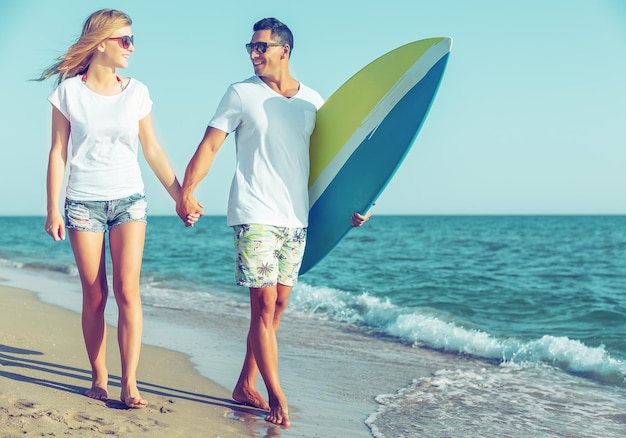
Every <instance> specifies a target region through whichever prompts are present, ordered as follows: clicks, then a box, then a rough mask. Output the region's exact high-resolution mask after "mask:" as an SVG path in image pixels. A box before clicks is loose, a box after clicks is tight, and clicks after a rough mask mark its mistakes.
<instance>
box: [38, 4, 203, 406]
mask: <svg viewBox="0 0 626 438" xmlns="http://www.w3.org/2000/svg"><path fill="white" fill-rule="evenodd" d="M131 24H132V20H131V19H130V17H129V16H128V15H126V14H124V13H123V12H121V11H117V10H111V9H103V10H99V11H96V12H94V13H93V14H91V15H90V16H89V17H88V18H87V20H86V21H85V23H84V25H83V30H82V33H81V36H80V38H79V39H78V41H77V42H76V43H75V44H73V45H72V46H71V47H70V48H69V49H68V51H67V53H66V54H65V55H63V56H61V57H60V58H58V60H57V62H56V63H55V64H53V65H52V66H51V67H49V68H48V69H47V70H45V71H44V72H43V73H42V75H41V77H39V78H38V79H37V80H40V81H43V80H45V79H47V78H49V77H52V76H57V79H58V81H57V88H56V89H55V90H54V91H53V92H52V94H51V95H50V96H49V98H48V100H49V101H50V103H51V104H52V144H51V148H50V156H49V162H48V177H47V200H48V206H47V210H48V214H47V219H46V225H45V230H46V232H47V233H48V234H49V235H50V236H51V237H52V238H53V239H54V240H63V239H65V227H67V229H68V234H69V238H70V242H71V246H72V250H73V252H74V257H75V260H76V265H77V267H78V272H79V275H80V280H81V284H82V290H83V308H82V328H83V336H84V339H85V345H86V347H87V355H88V357H89V362H90V364H91V370H92V385H91V388H90V389H88V390H87V391H86V392H85V395H87V396H88V397H91V398H94V399H98V400H106V399H108V392H107V384H108V371H107V367H106V361H105V347H106V323H105V318H104V308H105V305H106V301H107V295H108V284H107V275H106V263H105V256H106V254H105V240H104V237H105V233H106V231H108V232H109V248H110V253H111V265H112V268H113V276H112V278H113V292H114V295H115V300H116V302H117V305H118V311H119V316H118V343H119V349H120V356H121V368H122V376H121V400H122V402H123V403H124V404H125V405H126V406H128V407H129V408H142V407H145V406H147V404H148V403H147V401H146V400H145V399H143V398H142V397H141V394H140V393H139V389H138V388H137V375H136V374H137V364H138V362H139V353H140V349H141V336H142V327H143V316H142V309H141V298H140V295H139V275H140V269H141V261H142V254H143V247H144V239H145V231H146V211H147V203H146V200H145V198H144V194H143V190H144V185H143V181H142V178H141V174H140V169H139V163H138V161H137V151H138V146H139V142H140V143H141V149H142V152H143V155H144V157H145V158H146V161H147V162H148V164H149V165H150V167H151V169H152V171H153V172H154V173H155V175H156V176H157V178H158V179H159V180H160V181H161V183H162V184H163V186H164V187H165V188H166V190H167V191H168V193H169V194H170V196H171V197H172V198H173V199H174V201H177V200H178V199H179V197H180V184H179V182H178V179H177V178H176V175H175V174H174V171H173V169H172V166H171V165H170V163H169V161H168V159H167V156H166V155H165V153H164V151H163V149H162V148H161V146H160V144H159V142H158V140H157V138H156V135H155V133H154V129H153V126H152V116H151V107H152V101H151V100H150V95H149V92H148V89H147V87H146V86H145V85H144V84H142V83H141V82H139V81H138V80H136V79H134V78H128V77H121V76H118V75H117V73H116V70H117V69H118V68H126V67H127V66H128V58H129V56H130V55H131V53H132V52H133V51H134V45H133V42H134V38H133V33H132V30H131ZM70 137H71V139H72V152H71V158H70V174H69V179H68V183H67V189H66V199H65V221H64V219H63V217H62V216H61V214H60V212H59V197H60V196H59V195H60V191H61V186H62V185H63V180H64V173H65V167H66V162H67V159H68V142H69V139H70ZM197 219H198V216H197V215H190V216H188V218H187V221H186V225H187V226H192V225H193V224H194V223H195V222H196V220H197Z"/></svg>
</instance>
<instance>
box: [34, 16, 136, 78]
mask: <svg viewBox="0 0 626 438" xmlns="http://www.w3.org/2000/svg"><path fill="white" fill-rule="evenodd" d="M132 23H133V21H132V20H131V18H130V17H129V16H128V15H126V14H125V13H124V12H122V11H118V10H116V9H101V10H99V11H96V12H94V13H93V14H91V15H90V16H89V17H87V19H86V20H85V23H84V24H83V31H82V33H81V34H80V38H78V41H76V42H75V43H74V44H72V45H71V46H70V48H69V49H68V50H67V52H66V53H65V54H64V55H62V56H60V57H58V58H57V62H55V63H54V64H52V65H51V66H50V67H48V68H47V69H45V70H44V71H43V73H42V74H41V76H40V77H39V78H37V79H35V80H36V81H44V80H46V79H48V78H50V77H52V76H55V75H58V78H57V85H58V84H60V83H61V82H63V81H64V80H65V79H67V78H71V77H74V76H76V75H80V74H84V73H85V72H86V71H87V69H88V68H89V64H91V59H92V58H93V54H94V51H95V49H96V47H98V44H100V43H101V42H102V41H104V40H106V39H107V38H109V37H110V36H111V35H112V34H113V32H115V31H116V30H117V29H120V28H122V27H126V26H130V25H131V24H132Z"/></svg>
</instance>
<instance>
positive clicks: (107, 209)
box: [65, 193, 148, 233]
mask: <svg viewBox="0 0 626 438" xmlns="http://www.w3.org/2000/svg"><path fill="white" fill-rule="evenodd" d="M147 211H148V202H147V201H146V198H145V196H144V195H142V194H141V193H137V194H134V195H130V196H128V197H126V198H121V199H113V200H111V201H73V200H71V199H66V200H65V225H66V227H67V228H73V229H75V230H79V231H91V232H94V233H103V232H105V231H107V230H110V229H111V228H113V227H115V226H117V225H121V224H123V223H126V222H143V223H147Z"/></svg>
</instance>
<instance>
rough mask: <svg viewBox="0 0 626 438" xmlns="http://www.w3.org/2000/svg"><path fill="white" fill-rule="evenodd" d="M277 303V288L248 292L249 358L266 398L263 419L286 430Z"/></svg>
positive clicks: (287, 422)
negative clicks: (279, 358) (258, 374)
mask: <svg viewBox="0 0 626 438" xmlns="http://www.w3.org/2000/svg"><path fill="white" fill-rule="evenodd" d="M277 302H278V285H274V286H272V287H266V288H250V310H251V317H250V331H249V334H248V336H249V339H250V346H251V347H252V348H251V349H252V354H253V355H254V359H255V360H256V363H257V367H258V369H259V372H260V373H261V376H262V377H263V381H264V383H265V387H266V388H267V392H268V395H269V408H270V413H269V415H267V417H265V419H266V420H267V421H269V422H271V423H274V424H278V425H282V426H289V425H290V422H289V409H288V406H287V398H286V397H285V394H284V392H283V390H282V387H281V385H280V379H279V377H278V343H277V340H276V331H275V330H274V320H275V316H276V303H277Z"/></svg>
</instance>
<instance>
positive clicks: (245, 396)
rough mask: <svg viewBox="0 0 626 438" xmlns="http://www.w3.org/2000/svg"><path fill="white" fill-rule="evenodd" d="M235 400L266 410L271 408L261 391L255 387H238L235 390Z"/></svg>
mask: <svg viewBox="0 0 626 438" xmlns="http://www.w3.org/2000/svg"><path fill="white" fill-rule="evenodd" d="M232 396H233V400H235V401H238V402H239V403H243V404H244V405H248V406H253V407H255V408H258V409H263V410H264V411H269V410H270V405H268V404H267V402H266V401H265V400H263V397H262V396H261V394H259V391H257V390H256V389H254V388H240V387H236V388H235V389H234V390H233V394H232Z"/></svg>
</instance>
